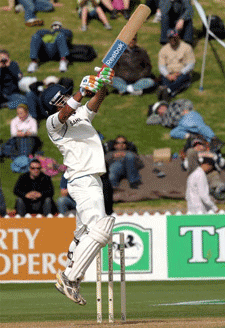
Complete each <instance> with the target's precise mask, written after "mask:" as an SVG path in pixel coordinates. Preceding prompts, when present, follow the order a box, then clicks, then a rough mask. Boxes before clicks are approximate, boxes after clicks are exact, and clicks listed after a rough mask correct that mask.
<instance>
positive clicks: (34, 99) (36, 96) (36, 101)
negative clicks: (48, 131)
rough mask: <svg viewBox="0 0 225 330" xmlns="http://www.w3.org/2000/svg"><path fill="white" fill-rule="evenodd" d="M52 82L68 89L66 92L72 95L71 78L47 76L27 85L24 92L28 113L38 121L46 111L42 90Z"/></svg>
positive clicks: (43, 117) (43, 116) (44, 115)
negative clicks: (27, 88) (43, 104)
mask: <svg viewBox="0 0 225 330" xmlns="http://www.w3.org/2000/svg"><path fill="white" fill-rule="evenodd" d="M52 84H59V85H62V86H64V87H65V88H66V89H67V90H68V94H69V95H72V92H73V86H74V84H73V80H72V79H71V78H64V77H62V78H58V77H56V76H48V77H46V78H45V79H44V80H43V81H36V82H34V83H32V84H30V85H29V91H27V93H26V98H27V104H28V107H29V113H30V115H31V116H32V117H33V118H35V119H36V120H38V121H40V120H42V119H45V118H46V112H45V110H44V108H43V106H42V102H41V95H42V92H43V91H44V90H45V89H46V88H47V87H49V86H51V85H52Z"/></svg>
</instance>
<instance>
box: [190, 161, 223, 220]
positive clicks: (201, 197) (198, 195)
mask: <svg viewBox="0 0 225 330" xmlns="http://www.w3.org/2000/svg"><path fill="white" fill-rule="evenodd" d="M186 201H187V208H188V211H189V212H191V213H193V214H197V213H199V212H201V213H203V214H204V213H207V212H208V211H210V210H212V211H214V212H216V211H217V209H218V208H217V206H216V205H215V204H214V203H213V201H212V200H211V198H210V195H209V185H208V181H207V177H206V174H205V172H204V171H203V169H202V168H201V167H200V166H199V167H197V168H196V170H194V171H193V172H192V173H191V174H190V175H189V176H188V179H187V188H186Z"/></svg>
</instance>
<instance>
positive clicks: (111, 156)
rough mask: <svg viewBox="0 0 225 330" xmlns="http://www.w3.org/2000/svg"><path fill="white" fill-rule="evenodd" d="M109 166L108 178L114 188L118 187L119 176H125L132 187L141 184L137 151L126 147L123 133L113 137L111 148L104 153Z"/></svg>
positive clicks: (126, 143) (140, 166) (141, 165)
mask: <svg viewBox="0 0 225 330" xmlns="http://www.w3.org/2000/svg"><path fill="white" fill-rule="evenodd" d="M105 160H106V164H107V165H108V167H109V180H110V182H111V184H112V187H113V189H114V190H116V189H118V187H119V184H120V180H121V178H123V177H125V178H126V179H127V180H128V181H129V184H130V187H131V188H132V189H138V186H139V185H140V184H141V176H140V174H139V170H140V168H142V167H143V164H142V161H141V159H140V157H139V156H138V154H137V153H135V152H133V151H130V150H129V149H128V141H127V139H126V138H125V137H124V136H123V135H119V136H117V138H116V139H115V142H114V145H113V150H112V151H108V152H107V153H106V155H105Z"/></svg>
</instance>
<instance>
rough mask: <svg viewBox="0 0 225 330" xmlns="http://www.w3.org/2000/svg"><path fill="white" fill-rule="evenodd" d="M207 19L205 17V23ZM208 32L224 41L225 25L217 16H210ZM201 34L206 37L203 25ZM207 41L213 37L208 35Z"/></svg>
mask: <svg viewBox="0 0 225 330" xmlns="http://www.w3.org/2000/svg"><path fill="white" fill-rule="evenodd" d="M208 19H209V17H208V16H207V22H208ZM210 31H211V32H213V33H214V34H215V35H216V36H217V37H218V38H219V39H225V25H224V23H223V21H222V19H221V18H220V17H219V16H217V15H212V16H211V22H210ZM203 34H204V35H206V28H205V25H204V24H203ZM209 39H213V37H212V36H210V35H209Z"/></svg>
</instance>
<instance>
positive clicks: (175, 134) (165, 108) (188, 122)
mask: <svg viewBox="0 0 225 330" xmlns="http://www.w3.org/2000/svg"><path fill="white" fill-rule="evenodd" d="M151 110H152V113H151V114H150V116H149V117H148V118H147V122H146V123H147V124H148V125H159V124H161V125H162V126H165V127H169V128H172V130H171V132H170V136H171V138H174V139H188V138H189V137H190V136H191V134H198V135H201V136H202V137H203V138H204V139H205V140H206V141H208V142H210V144H211V145H212V148H213V151H216V150H219V149H220V148H221V147H222V146H223V145H224V142H222V141H221V140H219V139H218V138H217V137H216V136H215V133H214V132H213V130H212V129H211V128H210V127H209V126H207V125H206V124H205V122H204V120H203V118H202V116H201V115H200V114H199V113H198V112H197V111H195V110H194V106H193V103H192V102H191V101H190V100H184V99H180V100H176V101H174V102H171V103H170V104H168V103H167V102H165V101H160V102H156V103H155V104H154V105H153V106H152V109H151Z"/></svg>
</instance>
